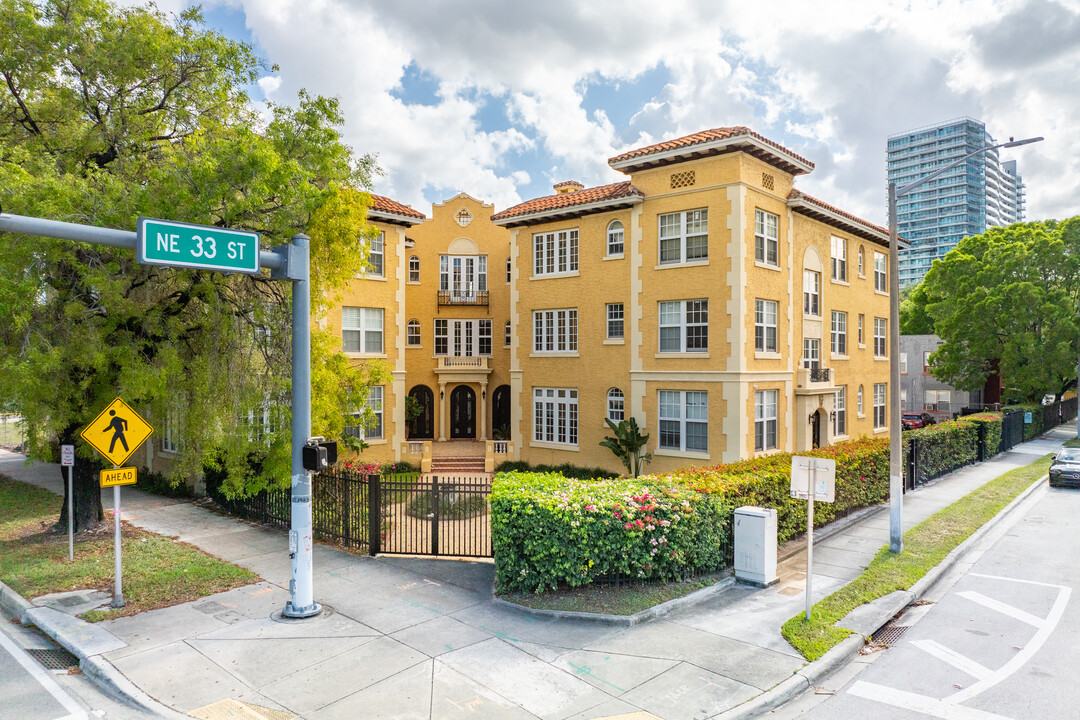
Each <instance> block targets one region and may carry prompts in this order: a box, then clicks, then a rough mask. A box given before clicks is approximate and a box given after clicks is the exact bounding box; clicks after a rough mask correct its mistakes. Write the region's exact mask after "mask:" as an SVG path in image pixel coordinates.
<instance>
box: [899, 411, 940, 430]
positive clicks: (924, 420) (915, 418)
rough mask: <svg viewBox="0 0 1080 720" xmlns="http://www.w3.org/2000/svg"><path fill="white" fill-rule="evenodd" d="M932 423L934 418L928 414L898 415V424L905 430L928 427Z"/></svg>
mask: <svg viewBox="0 0 1080 720" xmlns="http://www.w3.org/2000/svg"><path fill="white" fill-rule="evenodd" d="M934 422H935V421H934V416H933V415H931V414H930V413H925V412H924V413H901V415H900V423H901V425H903V427H904V429H905V430H915V429H917V428H924V427H929V426H931V425H933V424H934Z"/></svg>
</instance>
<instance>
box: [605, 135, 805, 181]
mask: <svg viewBox="0 0 1080 720" xmlns="http://www.w3.org/2000/svg"><path fill="white" fill-rule="evenodd" d="M737 137H746V138H748V139H750V138H752V139H754V140H757V141H758V142H760V143H762V144H764V145H767V146H769V147H771V148H773V149H775V150H778V151H779V152H780V153H782V154H783V155H787V156H788V157H790V158H793V159H794V160H796V161H797V162H799V163H802V164H803V165H807V166H809V169H813V167H814V163H812V162H810V161H809V160H807V159H806V158H804V157H801V156H800V155H797V154H795V153H793V152H792V151H791V150H788V149H787V148H786V147H784V146H783V145H781V144H780V143H778V142H774V141H773V140H770V139H768V138H767V137H764V136H762V135H759V134H758V133H756V132H754V131H753V130H751V129H750V128H748V127H743V126H741V125H740V126H736V127H726V128H713V129H712V130H702V131H701V132H696V133H693V134H691V135H686V136H683V137H680V138H674V139H672V140H665V141H663V142H659V143H656V144H654V145H648V146H646V147H643V148H637V149H635V150H630V151H629V152H624V153H623V154H622V155H616V156H615V157H613V158H610V159H609V160H608V164H609V165H612V166H614V165H617V164H621V163H625V162H626V161H628V160H634V159H637V158H645V157H648V156H650V155H658V154H661V153H666V152H669V151H672V150H680V149H682V148H691V147H694V146H695V145H704V144H706V143H710V142H715V141H718V140H728V139H731V138H737ZM799 172H808V170H807V169H800V170H799Z"/></svg>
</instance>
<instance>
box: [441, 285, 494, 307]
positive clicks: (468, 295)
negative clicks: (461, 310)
mask: <svg viewBox="0 0 1080 720" xmlns="http://www.w3.org/2000/svg"><path fill="white" fill-rule="evenodd" d="M487 304H488V291H487V290H472V289H458V290H440V291H439V305H483V306H487Z"/></svg>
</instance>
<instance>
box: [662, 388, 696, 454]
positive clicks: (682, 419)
mask: <svg viewBox="0 0 1080 720" xmlns="http://www.w3.org/2000/svg"><path fill="white" fill-rule="evenodd" d="M656 407H657V418H659V429H660V431H659V432H658V433H657V438H656V446H657V448H658V449H660V450H673V451H677V452H690V453H708V452H709V393H708V392H706V391H704V390H660V391H659V392H658V393H657V404H656ZM691 427H693V428H695V429H700V428H701V427H704V429H705V433H704V436H703V437H704V439H705V445H704V447H699V446H694V447H690V446H688V444H687V440H688V439H689V438H688V430H689V429H690V428H691ZM665 435H667V436H671V435H677V440H678V442H677V443H675V444H672V443H671V442H670V441H669V442H667V443H666V444H665Z"/></svg>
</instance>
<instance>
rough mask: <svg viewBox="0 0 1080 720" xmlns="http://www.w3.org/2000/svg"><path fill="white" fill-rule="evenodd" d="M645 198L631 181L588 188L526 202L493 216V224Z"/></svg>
mask: <svg viewBox="0 0 1080 720" xmlns="http://www.w3.org/2000/svg"><path fill="white" fill-rule="evenodd" d="M634 197H637V198H644V197H645V195H644V194H643V193H642V192H641V191H640V190H638V189H637V188H636V187H634V186H633V185H631V184H630V181H629V180H624V181H623V182H617V183H612V184H611V185H600V186H598V187H592V188H586V189H584V190H578V191H577V192H569V193H562V194H558V195H546V196H544V197H539V198H535V199H533V200H526V201H525V202H523V203H520V204H518V205H514V206H513V207H509V208H507V209H505V210H503V211H502V212H497V213H495V214H494V215H492V216H491V220H492V222H494V223H496V224H499V221H500V220H503V221H506V220H510V219H511V218H518V217H523V216H526V215H537V214H549V213H552V212H555V211H558V210H562V209H566V210H568V211H571V210H572V209H573V208H574V207H576V206H585V205H591V204H593V203H607V202H609V201H613V200H618V199H621V198H634Z"/></svg>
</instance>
